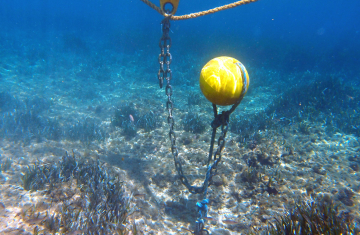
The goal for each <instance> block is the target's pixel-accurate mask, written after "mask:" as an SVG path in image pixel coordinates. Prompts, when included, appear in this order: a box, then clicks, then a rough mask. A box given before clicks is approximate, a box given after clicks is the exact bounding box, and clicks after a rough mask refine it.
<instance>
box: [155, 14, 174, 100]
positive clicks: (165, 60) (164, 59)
mask: <svg viewBox="0 0 360 235" xmlns="http://www.w3.org/2000/svg"><path fill="white" fill-rule="evenodd" d="M161 24H162V32H163V35H162V37H161V38H160V42H159V46H160V48H161V54H159V64H160V69H159V72H158V79H159V85H160V88H162V87H163V83H164V79H166V80H167V81H168V82H167V86H166V95H168V90H170V89H171V86H170V80H171V79H172V72H171V69H170V64H171V60H172V56H171V54H170V47H171V38H170V36H169V31H170V17H166V18H164V19H163V20H162V21H161ZM165 50H166V52H165ZM164 65H166V68H165V69H164ZM168 86H169V88H168ZM171 93H172V92H171ZM168 97H170V100H171V94H170V96H168Z"/></svg>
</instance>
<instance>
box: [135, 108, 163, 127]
mask: <svg viewBox="0 0 360 235" xmlns="http://www.w3.org/2000/svg"><path fill="white" fill-rule="evenodd" d="M159 125H160V121H159V117H158V116H157V115H156V114H155V113H154V112H152V111H149V112H147V113H145V114H143V115H140V117H139V120H138V121H137V122H136V126H138V127H139V128H143V129H144V130H145V131H146V132H149V131H151V130H154V129H156V128H157V127H159Z"/></svg>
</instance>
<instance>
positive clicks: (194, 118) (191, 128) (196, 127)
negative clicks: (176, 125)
mask: <svg viewBox="0 0 360 235" xmlns="http://www.w3.org/2000/svg"><path fill="white" fill-rule="evenodd" d="M182 124H183V125H184V130H185V131H188V132H192V133H195V134H201V133H203V132H204V131H205V123H204V121H203V119H202V118H201V117H200V115H199V114H197V113H195V112H191V111H189V112H188V113H187V114H186V115H185V117H184V118H183V119H182Z"/></svg>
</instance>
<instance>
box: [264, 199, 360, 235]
mask: <svg viewBox="0 0 360 235" xmlns="http://www.w3.org/2000/svg"><path fill="white" fill-rule="evenodd" d="M355 230H356V228H355V224H354V222H353V218H352V216H351V215H349V214H348V213H346V212H341V213H339V210H338V206H337V205H335V204H334V202H333V201H332V200H331V199H327V200H325V199H324V198H319V199H317V200H315V201H312V202H299V203H298V204H297V205H296V206H295V207H294V208H293V209H291V210H290V211H288V213H287V214H286V215H285V216H282V217H280V218H276V222H275V223H274V224H272V223H270V225H269V229H268V231H267V232H266V234H269V235H282V234H284V235H285V234H286V235H292V234H294V235H295V234H313V235H320V234H329V235H340V234H358V232H359V231H355Z"/></svg>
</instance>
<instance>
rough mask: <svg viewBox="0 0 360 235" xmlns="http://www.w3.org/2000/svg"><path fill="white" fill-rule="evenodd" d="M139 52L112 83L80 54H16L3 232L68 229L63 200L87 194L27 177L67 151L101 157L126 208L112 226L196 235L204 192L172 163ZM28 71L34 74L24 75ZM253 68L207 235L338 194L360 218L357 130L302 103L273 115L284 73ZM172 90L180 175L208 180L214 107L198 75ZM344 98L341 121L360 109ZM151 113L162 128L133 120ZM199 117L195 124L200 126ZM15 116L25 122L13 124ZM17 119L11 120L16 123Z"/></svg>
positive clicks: (257, 226)
mask: <svg viewBox="0 0 360 235" xmlns="http://www.w3.org/2000/svg"><path fill="white" fill-rule="evenodd" d="M155 57H156V56H155ZM131 58H133V57H132V56H131V57H130V56H128V58H126V55H123V58H122V61H129V63H130V64H128V65H126V66H124V65H121V63H120V62H119V63H117V62H114V63H113V65H112V66H113V67H112V68H109V73H108V74H109V75H108V76H109V79H108V80H106V81H104V80H101V79H98V78H96V77H95V78H94V77H92V76H93V75H92V74H93V71H90V72H88V73H85V74H83V73H84V68H83V67H82V66H83V65H81V63H78V64H76V62H75V61H76V60H75V59H74V61H73V63H75V65H74V66H71V67H69V68H67V66H68V65H66V64H65V59H63V62H64V64H63V65H62V67H60V68H58V69H57V70H56V71H55V72H48V71H47V70H46V68H44V67H45V64H43V63H42V62H41V60H39V61H37V62H36V63H34V64H32V65H28V66H29V67H28V68H24V67H26V66H25V65H20V64H18V63H19V62H16V61H19V59H18V58H8V60H7V61H9V62H6V63H3V64H1V66H0V73H1V77H0V78H1V90H0V92H1V93H2V97H7V99H6V100H5V99H4V101H1V105H2V106H1V110H0V115H1V116H0V123H1V126H0V135H1V141H0V160H1V164H2V168H1V169H2V171H1V173H0V201H1V203H0V234H33V233H35V232H34V231H40V232H39V234H50V233H53V232H54V233H57V234H61V231H63V230H61V229H62V228H59V231H57V232H56V231H50V230H49V225H48V224H47V222H46V221H48V220H47V219H48V218H51V217H52V216H55V217H56V216H60V214H61V211H62V210H63V209H62V208H63V206H64V205H70V204H71V203H72V202H74V201H77V200H80V201H85V202H84V203H86V201H87V200H90V199H89V198H86V197H84V198H83V197H82V195H83V192H82V191H81V187H79V184H77V183H76V181H75V178H72V179H70V180H68V181H66V182H65V181H61V182H60V181H59V182H57V184H56V185H57V187H58V188H57V189H51V190H50V189H49V188H47V185H46V184H44V185H43V186H42V187H41V189H39V190H25V189H24V181H23V177H24V175H25V174H26V172H27V171H28V167H29V166H34V164H38V165H57V166H59V162H61V160H62V157H63V156H65V155H66V152H67V154H68V156H73V155H74V156H75V157H76V159H77V160H78V161H79V164H81V163H82V162H86V161H87V160H89V161H91V162H93V163H94V164H95V163H96V162H99V164H100V166H101V169H107V172H108V173H109V177H118V179H119V181H121V185H122V187H123V190H124V192H123V193H124V195H123V198H124V200H125V201H127V202H128V208H127V212H128V213H127V215H126V219H125V221H124V223H123V224H122V225H114V228H115V227H117V228H121V229H122V231H125V229H126V232H128V234H131V233H133V231H134V228H135V227H136V230H137V232H138V234H190V233H189V232H188V231H186V230H185V229H189V230H193V229H194V227H193V226H194V221H195V219H196V206H195V205H196V202H197V201H199V200H201V198H200V196H199V195H193V194H191V193H189V192H188V191H187V189H186V188H185V187H184V186H183V185H182V184H181V182H180V180H179V178H178V175H177V172H176V170H175V166H174V160H173V157H172V155H171V151H170V142H169V138H168V131H169V127H168V124H167V122H166V120H167V119H166V118H167V111H166V105H165V102H166V96H165V91H164V90H163V89H159V87H158V84H157V83H156V72H157V71H156V70H157V65H156V59H154V61H155V62H154V66H153V67H152V68H153V71H150V70H151V69H150V68H146V69H147V70H145V69H144V68H143V67H142V66H140V65H137V64H136V63H131ZM139 58H140V56H139ZM120 60H121V59H119V61H120ZM10 61H12V62H10ZM14 61H15V62H14ZM20 67H22V68H24V69H25V70H26V71H28V72H26V71H25V72H23V73H20V72H19V68H20ZM198 67H199V69H200V65H199V66H198ZM254 70H255V68H248V71H249V75H250V79H251V82H250V90H249V93H248V94H247V95H246V96H245V98H244V100H243V101H242V103H241V104H240V106H239V107H238V108H237V110H236V111H235V113H233V114H232V118H231V122H232V123H234V124H233V126H231V127H230V130H229V132H228V135H227V139H226V147H225V149H224V151H223V155H222V161H221V163H220V164H219V166H218V175H217V176H216V177H215V178H214V184H213V185H211V186H210V187H209V189H208V198H209V200H210V203H209V212H208V217H209V219H208V220H207V222H206V223H205V228H206V229H208V230H209V231H210V232H211V234H248V233H250V232H251V231H257V233H259V234H261V233H262V232H264V231H265V229H266V227H267V226H268V224H269V222H272V223H273V222H274V221H275V218H277V217H279V216H282V215H284V214H285V213H286V212H287V210H288V209H289V208H291V207H292V206H294V205H295V204H296V203H297V202H298V201H307V202H311V201H313V200H314V198H316V197H318V196H322V197H325V198H330V199H332V200H334V201H335V202H336V203H338V204H339V210H340V211H341V212H343V213H348V214H350V215H351V216H353V218H354V221H355V222H357V223H359V221H360V214H359V213H360V208H359V206H360V204H359V202H360V201H359V200H360V197H359V196H360V194H359V193H360V176H359V169H360V157H359V151H360V143H359V140H358V134H356V132H355V133H349V132H346V131H342V130H341V129H339V128H336V126H335V125H336V124H332V123H329V122H328V121H327V119H326V115H328V114H326V115H323V114H319V113H310V111H309V112H308V110H309V109H306V110H305V109H304V110H301V109H300V111H299V113H298V114H297V115H298V116H297V118H293V117H289V116H281V114H278V113H273V115H268V114H266V115H265V114H264V113H265V112H266V110H267V109H268V108H269V107H270V106H271V107H273V106H272V105H274V102H275V101H276V100H279V99H280V97H281V96H283V95H284V94H286V90H283V91H281V92H279V89H280V87H289V86H286V83H285V82H279V83H278V84H275V85H272V86H267V85H262V82H261V81H262V78H264V77H267V78H269V79H271V77H275V76H277V75H276V74H274V73H273V71H267V70H265V69H262V70H258V72H257V73H254V72H253V71H254ZM29 71H30V72H29ZM199 71H200V70H199ZM187 75H188V74H186V73H185V72H184V74H182V73H180V71H179V73H178V74H176V76H174V80H175V79H179V80H184V79H186V77H187ZM99 76H101V74H100V75H99ZM140 76H141V77H151V78H154V82H152V81H149V80H150V79H149V80H147V81H145V80H141V78H140ZM292 76H294V77H298V78H302V77H306V78H309V79H310V80H313V81H316V78H317V77H319V76H322V75H319V74H318V73H315V72H310V71H307V72H304V73H300V72H299V73H297V74H293V75H292ZM138 77H139V78H138ZM130 78H131V79H130ZM138 79H140V80H138ZM151 80H152V79H151ZM195 80H197V77H196V78H195ZM274 80H275V78H274ZM295 80H296V79H294V81H295ZM173 89H174V93H173V100H174V106H175V109H174V111H173V114H174V116H175V122H176V124H175V130H176V134H177V145H178V147H179V151H180V155H179V156H180V158H181V162H182V166H183V170H184V173H185V174H186V175H187V177H188V178H189V180H190V182H192V184H196V185H201V184H202V181H203V179H204V177H205V172H206V169H207V166H206V162H207V157H208V151H209V142H210V137H211V128H210V123H211V121H212V117H213V114H212V106H211V104H210V103H209V102H208V101H206V100H205V98H203V97H202V95H201V93H200V89H199V88H198V86H197V84H196V83H195V82H194V83H193V84H191V85H179V84H175V85H174V87H173ZM289 89H290V88H289ZM356 89H357V88H356V87H355V88H354V90H356ZM326 92H328V91H327V90H325V91H323V94H324V95H326ZM320 93H321V91H320ZM320 93H319V94H320ZM358 94H359V93H358ZM190 95H192V97H197V99H196V102H194V103H192V102H191V101H189V100H188V97H189V96H190ZM337 98H338V99H341V100H342V102H343V104H344V109H343V110H342V109H341V110H338V112H334V113H333V115H337V116H343V119H344V120H343V121H344V122H347V120H346V118H347V117H348V116H349V115H350V114H349V113H348V112H353V113H354V112H359V108H358V107H359V106H358V105H357V108H355V109H354V108H351V107H352V106H351V105H353V104H358V102H359V97H356V96H355V97H354V96H353V95H352V94H346V93H343V94H339V95H338V97H337ZM190 100H191V99H190ZM291 105H297V106H299V105H302V104H299V103H296V104H291ZM306 105H308V106H311V104H306ZM346 105H347V106H346ZM124 107H130V108H128V109H127V110H130V111H131V110H132V111H134V112H136V113H130V114H131V115H132V118H133V119H134V120H132V118H131V117H130V116H129V114H128V113H126V112H125V111H124ZM346 107H350V108H346ZM280 108H281V107H280ZM116 110H122V111H123V112H124V115H123V116H121V113H120V114H119V115H120V117H121V118H123V119H121V122H118V125H114V123H115V122H116V121H115V119H116V117H115V113H116ZM273 110H276V108H273ZM21 112H22V113H21ZM149 113H152V114H154V116H151V117H152V118H153V119H154V121H155V122H156V125H155V124H154V126H150V127H149V128H148V129H146V128H141V127H138V126H136V125H137V122H138V121H139V120H140V118H141V117H144V116H143V115H144V114H149ZM188 114H189V115H188ZM24 115H28V116H26V117H25V116H24ZM314 115H316V117H319V115H320V116H321V115H323V117H324V118H316V117H315V116H314ZM195 116H196V118H195ZM148 117H149V116H148ZM155 117H156V118H155ZM192 117H194V118H195V119H196V121H197V122H192V120H190V119H191V118H192ZM259 117H266V118H267V120H266V123H265V124H264V125H262V126H260V124H259V123H262V122H263V121H264V120H261V119H260V118H259ZM11 118H12V119H14V120H15V119H16V120H18V121H16V120H15V121H14V122H10V121H9V120H10V119H11ZM17 118H18V119H17ZM21 118H23V120H24V122H27V123H28V124H26V123H23V122H22V121H21V120H22V119H21ZM257 118H258V119H257ZM19 120H20V121H19ZM124 120H125V121H124ZM11 123H13V124H12V125H13V126H9V125H11ZM29 123H30V124H29ZM53 123H56V124H53ZM189 123H193V124H194V127H193V128H195V129H196V127H199V125H200V126H201V125H204V128H202V127H201V128H199V130H198V129H196V130H194V129H193V131H192V129H191V128H190V129H189V127H186V125H188V124H189ZM14 125H15V126H14ZM132 125H133V126H132ZM258 125H259V126H258ZM13 127H14V128H13ZM51 128H55V129H56V128H57V131H54V129H53V131H51ZM126 128H128V129H126ZM129 128H130V129H129ZM331 128H332V129H331ZM354 128H359V127H358V126H354ZM330 129H331V131H330ZM126 130H127V131H126ZM129 130H130V131H129ZM131 130H135V134H134V133H133V132H131ZM354 130H355V129H354ZM196 132H199V133H196ZM330 132H331V133H330ZM84 133H85V134H84ZM6 162H7V163H6ZM6 164H7V165H6ZM7 166H8V167H7ZM56 190H57V191H56ZM84 213H85V212H84ZM79 224H80V222H79V223H78V224H74V225H73V228H72V230H71V231H68V234H82V233H85V230H86V228H85V227H86V226H85V225H84V224H83V225H82V227H81V226H80V225H79ZM76 226H78V227H76ZM184 228H185V229H184ZM86 231H88V230H86Z"/></svg>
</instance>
